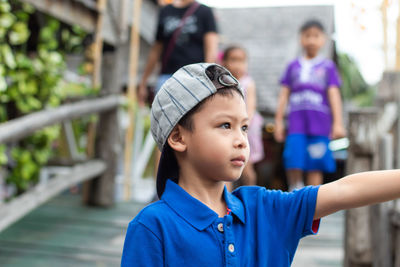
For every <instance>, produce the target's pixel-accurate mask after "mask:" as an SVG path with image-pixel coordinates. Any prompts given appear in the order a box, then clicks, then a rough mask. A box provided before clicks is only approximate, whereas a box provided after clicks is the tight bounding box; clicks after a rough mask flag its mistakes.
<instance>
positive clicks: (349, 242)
mask: <svg viewBox="0 0 400 267" xmlns="http://www.w3.org/2000/svg"><path fill="white" fill-rule="evenodd" d="M378 111H379V110H378V109H377V108H368V109H357V110H354V111H352V112H350V113H349V123H350V125H349V139H350V148H349V156H348V163H347V171H346V173H347V174H352V173H357V172H362V171H370V170H376V169H378V167H379V161H378V160H377V156H376V155H377V153H378V144H377V141H376V140H377V139H378V129H377V121H378ZM370 230H371V224H370V208H369V207H361V208H356V209H350V210H348V211H346V227H345V259H344V266H345V267H353V266H372V245H371V238H372V237H371V231H370Z"/></svg>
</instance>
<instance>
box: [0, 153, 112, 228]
mask: <svg viewBox="0 0 400 267" xmlns="http://www.w3.org/2000/svg"><path fill="white" fill-rule="evenodd" d="M105 170H106V164H105V163H104V161H100V160H92V161H89V162H86V163H84V164H79V165H76V166H74V167H72V168H71V171H70V172H69V173H66V174H60V175H57V176H56V177H54V178H52V179H50V180H49V182H48V183H46V184H42V185H41V184H38V185H36V186H35V187H33V188H31V189H30V190H29V191H27V192H26V193H24V194H22V195H20V196H18V197H17V198H15V199H13V200H11V201H10V202H8V203H5V204H2V205H0V232H1V231H2V230H4V229H5V228H6V227H8V226H9V225H11V224H12V223H14V222H16V221H17V220H19V219H21V218H22V217H23V216H25V215H26V214H28V213H29V212H31V211H32V210H33V209H35V208H37V207H39V206H40V205H42V204H43V203H45V202H46V201H48V200H49V199H51V198H52V197H54V196H56V195H57V194H59V193H61V192H62V191H63V190H65V189H67V188H69V187H71V186H73V185H75V184H78V183H80V182H82V181H86V180H89V179H91V178H93V177H95V176H98V175H101V174H102V173H103V172H104V171H105Z"/></svg>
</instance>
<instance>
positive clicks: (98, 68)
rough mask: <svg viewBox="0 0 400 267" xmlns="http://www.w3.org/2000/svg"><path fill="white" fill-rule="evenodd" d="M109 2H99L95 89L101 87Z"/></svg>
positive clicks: (93, 77) (94, 75)
mask: <svg viewBox="0 0 400 267" xmlns="http://www.w3.org/2000/svg"><path fill="white" fill-rule="evenodd" d="M106 7H107V0H97V12H98V17H97V23H96V30H95V41H94V55H93V61H94V62H93V76H92V79H93V83H92V84H93V87H98V86H100V79H101V63H102V55H103V21H104V13H105V12H106Z"/></svg>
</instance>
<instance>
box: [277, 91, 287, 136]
mask: <svg viewBox="0 0 400 267" xmlns="http://www.w3.org/2000/svg"><path fill="white" fill-rule="evenodd" d="M289 95H290V89H289V87H287V86H282V88H281V92H280V94H279V99H278V107H277V109H276V113H275V131H274V137H275V140H276V141H277V142H283V141H284V139H285V123H284V120H283V119H284V117H285V111H286V106H287V102H288V100H289Z"/></svg>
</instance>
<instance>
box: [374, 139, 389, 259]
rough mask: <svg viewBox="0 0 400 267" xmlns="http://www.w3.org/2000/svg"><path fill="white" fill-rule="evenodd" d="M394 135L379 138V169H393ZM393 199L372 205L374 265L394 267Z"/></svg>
mask: <svg viewBox="0 0 400 267" xmlns="http://www.w3.org/2000/svg"><path fill="white" fill-rule="evenodd" d="M393 147H394V146H393V136H392V135H391V134H389V133H387V134H385V135H384V136H383V137H382V138H380V140H379V151H378V152H379V156H378V157H379V169H393V152H394V149H393ZM392 209H393V201H390V202H385V203H380V204H377V205H373V206H371V207H370V223H371V244H372V266H373V267H392V266H393V260H392V253H393V252H392V249H393V245H392V244H393V240H394V238H393V236H392V226H391V222H390V212H391V210H392Z"/></svg>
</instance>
